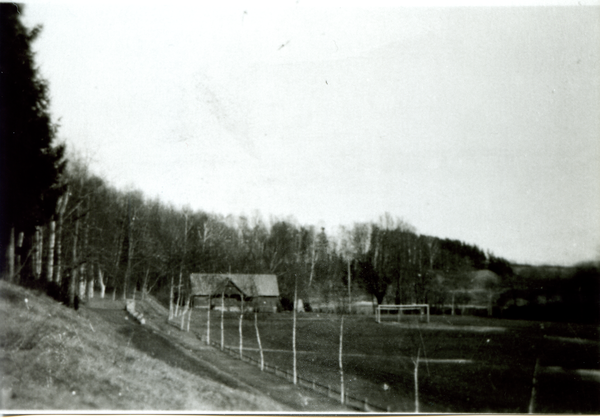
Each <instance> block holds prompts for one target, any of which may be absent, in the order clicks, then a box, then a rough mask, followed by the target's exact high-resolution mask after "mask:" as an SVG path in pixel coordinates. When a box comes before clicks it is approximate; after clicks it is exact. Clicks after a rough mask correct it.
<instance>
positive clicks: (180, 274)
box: [175, 270, 183, 318]
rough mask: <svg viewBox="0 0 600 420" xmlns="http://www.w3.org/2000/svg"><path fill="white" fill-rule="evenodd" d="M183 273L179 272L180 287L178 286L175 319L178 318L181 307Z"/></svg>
mask: <svg viewBox="0 0 600 420" xmlns="http://www.w3.org/2000/svg"><path fill="white" fill-rule="evenodd" d="M182 277H183V275H182V272H181V270H179V285H178V286H177V304H176V305H175V318H177V314H178V313H179V305H181V281H182Z"/></svg>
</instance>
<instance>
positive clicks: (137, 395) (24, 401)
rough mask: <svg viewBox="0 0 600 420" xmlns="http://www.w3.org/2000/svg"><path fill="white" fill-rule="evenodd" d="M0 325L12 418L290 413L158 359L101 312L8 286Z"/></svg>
mask: <svg viewBox="0 0 600 420" xmlns="http://www.w3.org/2000/svg"><path fill="white" fill-rule="evenodd" d="M26 299H27V301H26ZM123 316H125V312H123ZM0 319H2V322H0V372H1V384H0V387H1V401H0V403H1V406H0V409H1V410H2V411H4V412H6V411H13V410H14V411H20V412H22V411H30V410H43V411H54V410H57V411H65V410H83V411H96V410H111V411H127V410H135V411H142V410H144V411H145V410H151V411H163V410H177V411H193V412H220V411H240V412H248V411H262V412H267V411H281V410H282V407H280V406H278V405H277V404H276V403H275V402H273V401H272V400H270V399H267V398H265V397H263V396H260V395H254V394H251V393H249V392H245V391H241V390H236V389H233V388H231V387H228V386H225V385H222V384H219V383H217V382H214V381H211V380H207V379H205V378H202V377H199V376H198V375H194V374H191V373H189V372H187V371H185V370H182V369H178V368H175V367H172V366H169V365H168V364H166V363H164V362H163V361H160V360H157V359H155V358H152V357H150V356H149V355H147V354H146V353H144V352H142V351H140V350H137V349H136V348H134V347H133V346H132V345H131V342H130V339H128V337H127V336H125V335H123V334H121V333H119V332H118V331H117V329H116V328H115V326H114V325H111V324H110V323H109V322H107V321H105V320H104V319H102V318H101V317H100V316H98V315H97V314H96V313H94V312H93V311H89V310H87V309H86V308H82V309H80V310H79V311H73V310H71V309H69V308H66V307H64V306H62V305H60V304H58V303H56V302H55V301H53V300H52V299H50V298H48V297H47V296H45V295H43V294H41V293H40V292H36V291H32V290H29V289H24V288H21V287H19V286H16V285H14V284H10V283H7V282H5V281H0Z"/></svg>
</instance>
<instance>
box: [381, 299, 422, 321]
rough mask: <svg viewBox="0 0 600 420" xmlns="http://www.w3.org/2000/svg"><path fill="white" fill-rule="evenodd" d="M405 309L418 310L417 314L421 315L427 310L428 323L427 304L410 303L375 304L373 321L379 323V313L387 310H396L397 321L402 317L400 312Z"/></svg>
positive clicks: (388, 311)
mask: <svg viewBox="0 0 600 420" xmlns="http://www.w3.org/2000/svg"><path fill="white" fill-rule="evenodd" d="M406 310H412V311H414V310H418V311H419V314H420V315H422V314H423V311H426V312H427V322H428V323H429V304H428V303H422V304H412V305H377V309H376V311H375V321H376V322H377V323H378V324H379V323H381V313H382V312H384V313H385V312H387V313H388V314H389V313H390V312H391V311H398V322H400V319H401V317H402V312H403V311H406Z"/></svg>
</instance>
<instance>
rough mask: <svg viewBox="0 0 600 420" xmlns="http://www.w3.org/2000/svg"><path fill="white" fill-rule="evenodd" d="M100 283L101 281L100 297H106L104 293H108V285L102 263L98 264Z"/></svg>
mask: <svg viewBox="0 0 600 420" xmlns="http://www.w3.org/2000/svg"><path fill="white" fill-rule="evenodd" d="M98 283H100V299H104V294H105V293H106V285H105V284H104V276H103V273H102V268H100V265H98Z"/></svg>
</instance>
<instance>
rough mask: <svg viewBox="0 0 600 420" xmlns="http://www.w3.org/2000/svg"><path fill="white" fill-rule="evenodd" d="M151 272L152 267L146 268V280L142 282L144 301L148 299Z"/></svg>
mask: <svg viewBox="0 0 600 420" xmlns="http://www.w3.org/2000/svg"><path fill="white" fill-rule="evenodd" d="M149 273H150V268H146V275H145V276H144V282H143V283H142V302H143V301H144V300H145V299H146V294H147V293H148V274H149Z"/></svg>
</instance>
